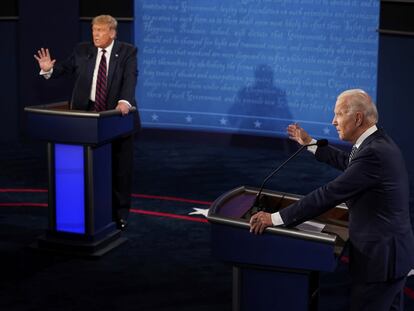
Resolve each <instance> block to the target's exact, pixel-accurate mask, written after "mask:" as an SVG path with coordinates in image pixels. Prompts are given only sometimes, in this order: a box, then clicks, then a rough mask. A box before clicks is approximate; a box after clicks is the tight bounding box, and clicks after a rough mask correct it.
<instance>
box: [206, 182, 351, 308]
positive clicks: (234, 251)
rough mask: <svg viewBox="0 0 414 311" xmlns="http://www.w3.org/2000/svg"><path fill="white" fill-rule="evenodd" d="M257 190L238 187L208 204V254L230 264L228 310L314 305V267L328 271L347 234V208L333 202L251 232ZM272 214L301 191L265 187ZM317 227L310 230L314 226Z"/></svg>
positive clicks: (266, 203) (264, 201)
mask: <svg viewBox="0 0 414 311" xmlns="http://www.w3.org/2000/svg"><path fill="white" fill-rule="evenodd" d="M257 192H258V189H255V188H249V187H239V188H236V189H233V190H231V191H228V192H226V193H224V194H223V195H222V196H220V197H219V198H218V199H216V200H215V201H214V202H213V204H212V205H211V207H210V209H209V213H208V220H209V222H210V223H211V246H212V252H213V255H214V256H215V257H216V258H218V259H220V260H222V261H224V262H227V263H230V264H231V265H232V266H233V311H239V310H240V311H241V310H243V311H247V310H254V311H260V310H266V311H271V310H289V311H298V310H317V309H318V296H319V293H318V288H319V272H320V271H333V270H334V269H335V267H336V265H337V262H338V259H339V257H340V255H341V253H342V250H343V248H344V244H345V242H346V240H347V239H348V210H347V208H346V206H345V205H338V206H336V207H335V208H333V209H331V210H329V211H328V212H326V213H325V214H323V215H321V216H319V217H318V218H317V219H314V220H313V221H312V223H305V224H303V225H301V226H298V227H296V228H284V227H269V228H266V230H265V232H264V233H263V234H262V235H254V234H252V233H250V231H249V230H250V225H249V220H250V217H251V214H252V213H253V211H252V209H251V207H252V205H253V203H254V201H255V199H256V195H257ZM262 194H263V197H262V204H263V206H265V208H266V210H267V211H268V212H270V213H273V212H275V211H277V210H280V209H283V208H285V207H286V206H288V205H290V204H292V203H294V202H295V201H297V200H299V199H300V198H301V196H298V195H294V194H288V193H282V192H276V191H270V190H264V191H263V192H262ZM322 226H323V229H322V231H320V232H319V231H317V230H315V227H318V228H321V227H322Z"/></svg>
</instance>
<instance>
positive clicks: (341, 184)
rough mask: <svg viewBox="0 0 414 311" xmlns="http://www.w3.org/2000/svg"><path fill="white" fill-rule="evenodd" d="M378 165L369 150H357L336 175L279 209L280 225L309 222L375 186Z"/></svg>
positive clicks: (377, 160) (378, 172)
mask: <svg viewBox="0 0 414 311" xmlns="http://www.w3.org/2000/svg"><path fill="white" fill-rule="evenodd" d="M380 166H381V164H380V161H379V159H378V158H377V156H376V154H375V153H374V152H373V151H371V150H369V148H365V149H364V150H363V151H362V150H361V152H360V153H359V154H358V156H357V157H355V158H354V160H353V161H352V162H351V164H350V165H349V167H348V168H347V169H346V170H345V171H344V173H342V174H341V175H340V176H338V177H337V178H335V179H334V180H333V181H331V182H329V183H327V184H326V185H324V186H322V187H320V188H318V189H316V190H314V191H312V192H311V193H309V194H308V195H306V196H305V197H304V198H303V199H301V200H299V201H298V202H296V203H294V204H292V205H290V206H288V207H286V208H284V209H282V210H280V215H281V217H282V220H283V222H284V224H285V225H286V226H295V225H297V224H300V223H302V222H304V221H307V220H309V219H312V218H314V217H316V216H319V215H321V214H322V213H324V212H326V211H327V210H329V209H331V208H333V207H335V206H336V205H338V204H341V203H343V202H345V201H347V200H350V199H352V198H353V197H355V196H357V195H359V194H360V193H361V192H364V191H366V190H367V189H368V188H370V187H373V186H375V184H377V183H378V182H379V180H380V179H379V174H380V172H381V169H380Z"/></svg>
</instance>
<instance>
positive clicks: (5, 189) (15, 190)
mask: <svg viewBox="0 0 414 311" xmlns="http://www.w3.org/2000/svg"><path fill="white" fill-rule="evenodd" d="M0 192H47V189H31V188H23V189H22V188H20V189H15V188H4V189H0Z"/></svg>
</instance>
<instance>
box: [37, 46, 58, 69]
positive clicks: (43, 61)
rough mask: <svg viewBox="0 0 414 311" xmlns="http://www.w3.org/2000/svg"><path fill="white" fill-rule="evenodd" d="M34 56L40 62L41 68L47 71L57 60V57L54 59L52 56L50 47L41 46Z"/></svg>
mask: <svg viewBox="0 0 414 311" xmlns="http://www.w3.org/2000/svg"><path fill="white" fill-rule="evenodd" d="M33 56H34V58H35V59H36V60H37V62H38V63H39V67H40V69H42V70H43V71H46V72H47V71H50V70H51V69H52V68H53V65H54V64H55V62H56V59H53V60H52V59H51V58H50V53H49V49H44V48H41V49H40V50H38V51H37V55H36V54H35V55H33Z"/></svg>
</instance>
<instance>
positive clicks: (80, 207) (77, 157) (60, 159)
mask: <svg viewBox="0 0 414 311" xmlns="http://www.w3.org/2000/svg"><path fill="white" fill-rule="evenodd" d="M55 192H56V203H55V204H56V230H57V231H64V232H71V233H85V179H84V153H83V146H75V145H63V144H55Z"/></svg>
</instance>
